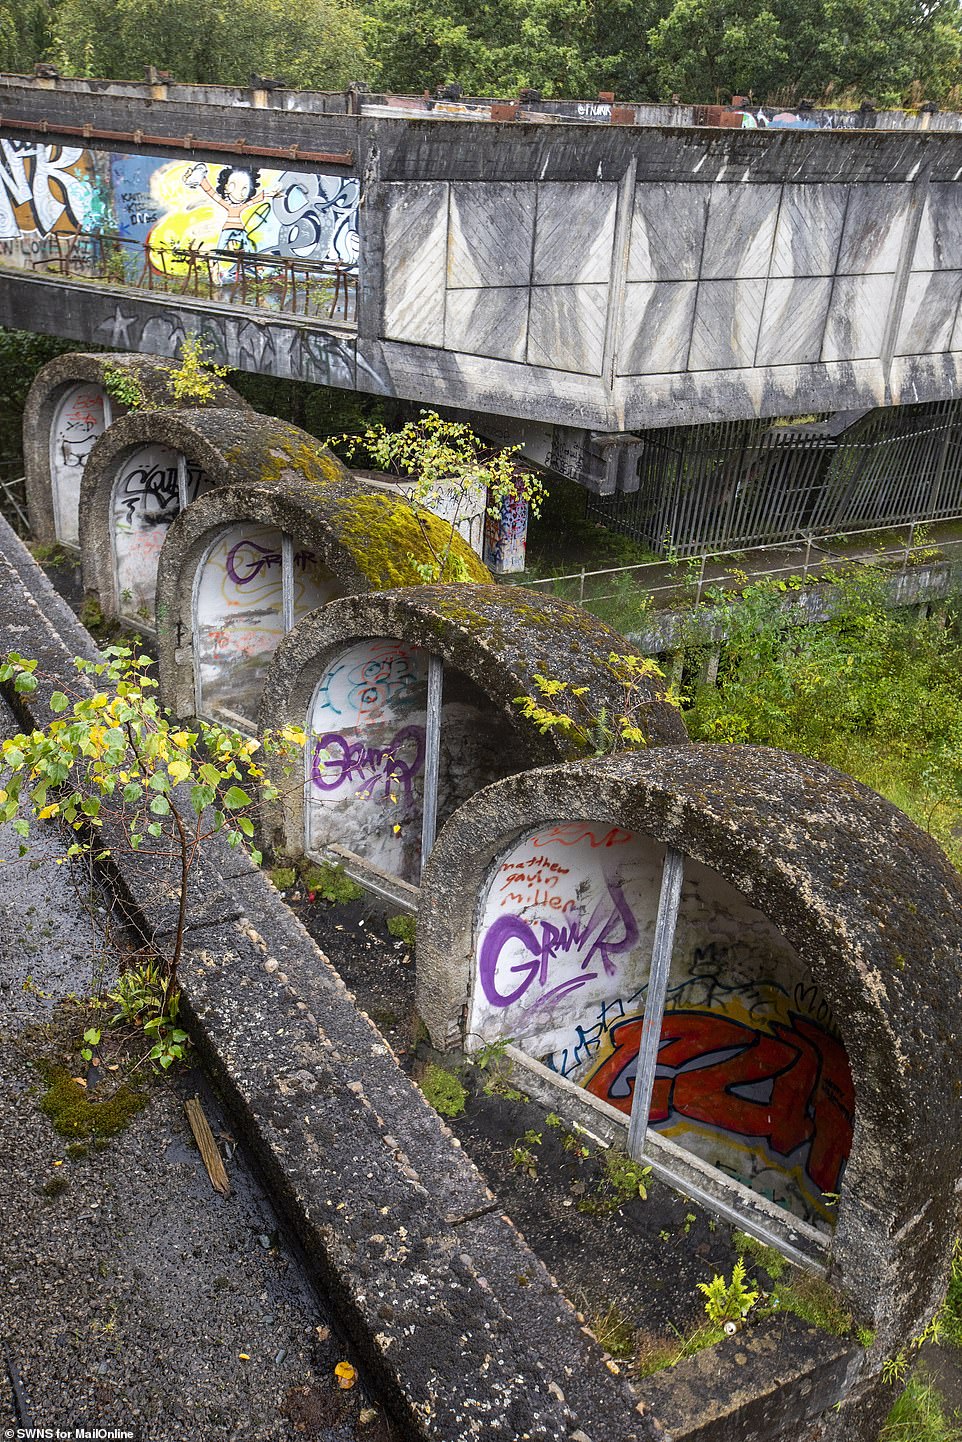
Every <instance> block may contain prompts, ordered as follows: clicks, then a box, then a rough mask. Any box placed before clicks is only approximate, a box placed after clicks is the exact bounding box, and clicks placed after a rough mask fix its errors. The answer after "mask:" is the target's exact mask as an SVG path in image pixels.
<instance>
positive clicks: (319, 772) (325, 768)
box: [311, 726, 425, 801]
mask: <svg viewBox="0 0 962 1442" xmlns="http://www.w3.org/2000/svg"><path fill="white" fill-rule="evenodd" d="M424 734H425V733H424V727H423V726H405V727H403V728H402V729H401V730H400V731H398V733H397V734H396V735H395V736H394V737H393V738H392V739H391V740H390V741H389V742H388V743H387V745H386V746H383V747H377V746H367V745H365V743H364V742H363V741H351V740H350V739H349V738H348V737H347V736H342V735H341V733H340V732H339V731H325V732H324V735H323V736H319V737H318V738H317V741H316V742H315V743H314V754H313V763H312V766H311V774H312V776H313V779H314V785H315V786H316V787H317V789H318V790H319V791H339V790H341V788H342V787H343V786H345V785H346V784H347V783H348V782H356V783H358V784H362V785H368V784H369V783H371V782H375V783H376V782H379V781H383V783H384V796H385V797H387V796H389V795H390V794H391V788H392V786H400V787H401V789H402V790H403V792H404V799H405V801H410V800H411V798H412V796H413V792H414V778H415V777H416V776H418V775H420V773H421V771H422V770H423V768H424ZM405 746H406V747H408V748H409V750H410V751H413V755H409V758H408V760H404V759H403V757H402V755H401V752H402V750H403V748H404V747H405Z"/></svg>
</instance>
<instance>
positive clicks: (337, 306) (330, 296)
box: [30, 231, 357, 324]
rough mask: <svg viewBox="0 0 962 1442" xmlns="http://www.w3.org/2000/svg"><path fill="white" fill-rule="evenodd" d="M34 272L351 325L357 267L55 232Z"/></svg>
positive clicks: (33, 264)
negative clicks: (48, 249)
mask: <svg viewBox="0 0 962 1442" xmlns="http://www.w3.org/2000/svg"><path fill="white" fill-rule="evenodd" d="M49 239H50V242H51V245H52V249H51V250H50V251H49V253H48V254H46V255H44V256H42V257H41V258H40V259H39V260H35V261H33V262H31V267H30V268H31V269H32V270H34V271H40V272H42V273H46V274H54V275H59V276H63V277H64V279H67V280H80V281H84V280H87V281H98V282H106V283H108V284H113V285H122V286H125V287H130V288H131V289H134V290H147V291H152V292H157V291H161V292H164V293H166V294H171V295H192V296H195V297H197V298H203V299H204V300H211V301H220V302H222V303H225V304H228V305H244V306H255V307H266V308H268V309H271V310H278V311H283V312H285V313H288V314H292V315H301V316H317V317H323V318H325V319H327V320H340V321H342V322H344V323H345V324H353V323H354V321H355V320H356V316H357V266H356V265H349V264H347V263H346V262H342V261H327V260H322V261H314V260H306V259H302V258H300V257H298V256H290V255H273V254H269V253H267V252H257V251H242V250H223V249H217V248H211V247H208V246H202V245H185V246H172V245H152V244H150V242H148V241H141V240H133V239H131V238H130V237H129V236H124V235H117V234H114V233H113V232H111V231H71V232H59V231H54V232H52V233H51V236H50V237H49Z"/></svg>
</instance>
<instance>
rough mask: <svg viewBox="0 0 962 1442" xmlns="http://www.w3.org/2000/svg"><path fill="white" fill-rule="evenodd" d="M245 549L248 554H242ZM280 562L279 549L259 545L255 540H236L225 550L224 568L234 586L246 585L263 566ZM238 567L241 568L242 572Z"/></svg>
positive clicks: (276, 564) (266, 566) (267, 566)
mask: <svg viewBox="0 0 962 1442" xmlns="http://www.w3.org/2000/svg"><path fill="white" fill-rule="evenodd" d="M245 550H246V551H247V552H248V553H249V554H248V555H243V554H242V552H244V551H245ZM280 563H281V553H280V551H272V550H271V549H270V547H268V546H259V545H258V544H257V542H256V541H238V542H237V544H236V545H235V546H231V548H230V550H229V551H228V552H227V562H226V568H227V574H228V576H229V577H230V579H231V580H232V581H233V582H234V585H235V586H247V585H249V584H250V582H251V581H253V580H254V578H255V577H256V576H259V575H260V573H261V571H263V570H264V569H265V568H267V569H269V568H270V567H271V566H279V565H280ZM240 568H243V574H242V573H241V569H240Z"/></svg>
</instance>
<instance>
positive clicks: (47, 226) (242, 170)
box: [0, 140, 360, 309]
mask: <svg viewBox="0 0 962 1442" xmlns="http://www.w3.org/2000/svg"><path fill="white" fill-rule="evenodd" d="M359 188H360V183H359V181H357V180H356V179H353V178H344V177H341V176H334V175H322V174H315V173H309V172H302V171H293V170H282V169H266V168H259V167H257V166H254V165H251V164H250V163H248V162H247V161H244V162H241V163H240V164H238V165H237V166H231V165H226V166H225V165H220V164H207V163H205V162H203V161H193V160H164V159H162V158H157V157H151V156H144V155H129V154H121V153H117V152H108V151H94V150H86V149H82V148H79V147H67V146H57V145H42V144H37V143H35V142H33V141H16V140H2V141H0V260H3V261H5V262H7V263H8V264H11V263H12V264H16V265H22V266H27V267H30V266H35V265H36V264H37V263H38V262H39V261H42V260H44V259H45V258H50V259H54V260H57V261H58V262H60V264H61V266H62V265H63V264H64V262H65V261H66V263H67V264H68V265H69V269H70V273H73V274H77V275H83V274H84V273H85V270H87V271H89V272H90V273H94V272H96V274H97V275H98V276H99V278H101V279H103V278H108V279H110V278H113V279H114V280H119V281H126V282H127V283H129V284H133V285H150V286H151V287H153V286H154V285H155V284H159V285H161V286H162V287H163V286H165V285H166V283H167V282H170V281H172V282H173V283H174V285H175V286H177V285H178V283H179V288H181V289H183V288H184V287H185V285H189V287H190V289H191V290H192V292H193V293H194V294H198V293H203V294H204V295H206V296H213V298H215V299H227V300H231V301H237V300H242V301H244V302H250V303H256V304H259V305H260V304H267V305H269V306H270V305H274V306H277V307H279V308H281V309H291V308H293V309H298V308H299V303H298V298H297V295H296V293H295V292H296V289H297V287H298V286H299V287H300V289H301V305H300V308H303V303H304V300H305V293H306V292H308V291H310V289H311V287H314V288H315V289H318V288H321V289H323V287H324V286H329V284H330V282H329V280H325V278H324V275H323V268H324V266H325V265H326V266H327V267H328V268H330V267H332V266H333V265H334V264H340V265H342V266H346V267H348V268H349V269H353V268H354V267H355V266H356V265H357V260H358V251H359V241H358V227H357V208H358V199H359ZM104 237H108V238H109V239H108V240H106V241H105V240H104ZM242 257H253V258H255V259H260V258H263V260H264V262H265V265H264V266H262V267H258V268H257V269H256V271H254V272H251V273H250V274H248V272H247V271H246V270H243V267H242V265H241V263H240V258H242ZM105 267H106V269H105ZM311 267H315V269H314V270H312V269H311Z"/></svg>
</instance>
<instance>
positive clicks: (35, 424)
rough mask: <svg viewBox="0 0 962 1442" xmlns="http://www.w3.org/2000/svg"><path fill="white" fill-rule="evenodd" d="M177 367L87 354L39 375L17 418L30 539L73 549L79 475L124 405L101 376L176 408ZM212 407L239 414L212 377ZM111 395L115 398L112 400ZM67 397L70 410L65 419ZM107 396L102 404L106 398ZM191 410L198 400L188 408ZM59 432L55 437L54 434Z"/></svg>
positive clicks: (75, 354) (234, 399)
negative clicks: (115, 377)
mask: <svg viewBox="0 0 962 1442" xmlns="http://www.w3.org/2000/svg"><path fill="white" fill-rule="evenodd" d="M176 369H177V362H176V361H173V360H168V359H167V358H165V357H164V356H153V355H111V354H109V353H100V354H90V353H86V352H82V351H72V352H70V353H68V354H67V355H61V356H57V357H56V358H55V359H54V360H52V361H50V362H49V363H48V364H47V365H45V366H44V367H43V369H42V370H40V371H39V372H38V373H37V376H36V378H35V379H34V382H33V385H32V386H31V387H30V390H29V392H28V393H27V400H26V404H25V406H24V412H23V455H24V475H25V482H26V490H27V508H28V511H29V514H30V530H31V534H32V535H33V537H34V539H35V540H36V541H41V542H43V543H44V544H48V545H52V544H53V543H54V542H57V541H59V542H60V544H61V545H67V546H69V547H71V548H75V547H77V546H79V537H78V534H77V511H78V508H79V504H80V477H81V475H82V473H83V466H84V463H85V461H86V458H87V456H88V455H89V452H90V450H91V448H92V446H93V444H94V441H95V440H96V438H97V436H98V435H100V434H102V433H103V431H104V430H106V429H107V428H108V427H109V426H110V424H111V422H112V421H113V420H117V419H119V418H120V417H121V416H123V415H126V414H127V410H128V407H127V406H126V405H125V404H124V402H123V400H121V399H120V398H119V396H118V395H117V394H116V389H117V388H116V387H113V388H111V387H108V385H107V384H106V376H105V372H107V371H114V372H120V374H121V376H122V377H124V378H128V379H129V380H130V381H132V382H134V383H135V384H136V386H137V387H139V389H140V392H141V393H142V395H143V398H144V404H145V405H146V406H150V407H155V408H161V407H163V408H180V407H182V406H184V405H185V402H183V401H178V400H177V398H176V396H175V395H174V392H173V383H172V377H173V372H174V371H175V370H176ZM211 385H212V388H213V394H212V396H211V400H210V404H211V405H212V406H232V407H237V408H240V409H243V408H245V402H244V401H242V400H241V398H240V396H238V395H237V393H236V391H234V390H233V389H232V388H231V387H230V386H229V385H227V384H226V383H225V382H224V381H222V380H220V379H219V378H218V377H216V376H212V377H211ZM111 389H113V391H114V393H113V394H111ZM71 398H73V399H74V400H75V401H76V402H77V405H76V412H75V414H74V415H73V416H72V418H67V417H65V414H64V411H65V407H68V406H69V404H70V401H71ZM105 398H106V404H105V403H104V400H105ZM186 404H188V405H189V406H190V407H194V406H196V402H193V401H192V402H189V403H186ZM58 430H59V431H62V432H63V434H61V435H58V434H57V431H58Z"/></svg>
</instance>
